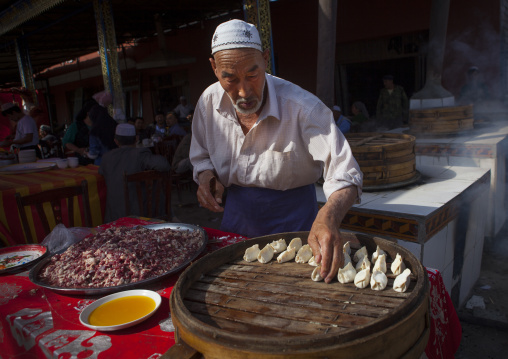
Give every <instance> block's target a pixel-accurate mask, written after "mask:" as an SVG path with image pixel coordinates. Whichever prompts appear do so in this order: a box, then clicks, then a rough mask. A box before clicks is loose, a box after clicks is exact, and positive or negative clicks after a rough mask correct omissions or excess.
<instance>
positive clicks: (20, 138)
mask: <svg viewBox="0 0 508 359" xmlns="http://www.w3.org/2000/svg"><path fill="white" fill-rule="evenodd" d="M2 115H3V116H5V117H7V118H8V119H9V120H11V121H12V122H15V123H16V135H15V136H14V139H8V140H6V141H4V144H5V145H6V146H9V145H14V146H16V147H19V148H20V149H22V150H28V149H35V152H36V154H37V157H39V158H41V153H40V150H39V147H38V146H37V145H38V144H39V130H38V129H37V124H36V123H35V120H34V119H33V118H32V117H30V116H29V115H27V114H25V113H23V111H21V109H20V108H19V106H18V105H16V104H15V103H12V102H8V103H4V104H3V105H2Z"/></svg>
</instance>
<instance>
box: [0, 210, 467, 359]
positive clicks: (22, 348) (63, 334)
mask: <svg viewBox="0 0 508 359" xmlns="http://www.w3.org/2000/svg"><path fill="white" fill-rule="evenodd" d="M150 223H153V222H151V221H148V220H147V221H144V220H142V219H139V218H121V219H119V220H117V221H115V222H113V223H108V224H105V225H103V226H101V227H102V228H107V227H112V226H133V225H140V224H150ZM205 230H206V232H207V234H208V246H207V248H206V250H205V252H206V253H210V252H212V251H215V250H217V249H219V248H222V247H225V246H227V245H230V244H233V243H237V242H239V241H242V240H245V238H244V237H241V236H239V235H236V234H234V233H226V232H221V231H218V230H214V229H210V228H205ZM427 274H428V276H429V280H430V310H431V316H430V319H431V328H430V329H431V334H430V338H429V341H428V344H427V347H426V350H425V353H426V355H427V357H428V358H430V359H434V358H450V357H453V355H454V353H455V351H456V350H457V348H458V345H459V343H460V339H461V327H460V323H459V320H458V318H457V314H456V312H455V309H454V307H453V305H452V304H451V300H450V297H449V296H448V293H447V292H446V289H445V287H444V284H443V280H442V278H441V275H440V274H439V272H438V271H436V270H432V269H428V268H427ZM179 275H180V273H177V274H174V275H172V276H170V277H169V278H166V279H164V280H162V281H161V282H159V283H154V284H152V285H150V286H148V287H147V288H146V289H151V290H154V291H157V292H158V293H159V294H160V295H161V297H162V304H161V306H160V308H159V309H158V310H157V312H156V313H155V314H154V315H153V316H152V317H151V318H149V319H148V320H146V321H144V322H143V323H140V324H138V325H136V326H133V327H130V328H127V329H123V330H120V331H117V332H97V331H94V330H91V329H88V328H86V327H84V326H82V325H81V324H80V322H79V314H80V313H81V311H82V310H83V309H84V307H85V306H87V305H88V304H90V303H92V302H93V301H94V300H96V299H98V297H85V296H65V295H60V294H58V293H55V292H53V291H51V290H49V289H45V288H42V287H39V286H37V285H35V284H33V283H32V282H31V281H30V280H29V279H28V271H24V272H21V273H17V274H7V275H3V276H0V343H1V348H2V350H1V356H2V358H3V359H6V358H17V359H20V358H23V359H24V358H26V359H28V358H30V359H32V358H57V357H58V358H67V357H69V358H71V357H72V358H98V359H101V358H108V359H110V358H122V359H131V358H147V359H148V358H149V359H157V358H159V357H161V355H163V354H164V353H165V352H166V351H168V349H169V348H170V347H171V346H173V345H174V344H175V333H174V330H175V328H174V326H173V322H172V319H171V313H170V310H169V309H170V308H169V296H170V294H171V291H172V290H173V286H174V285H175V283H176V281H177V280H178V277H179ZM163 357H165V356H163Z"/></svg>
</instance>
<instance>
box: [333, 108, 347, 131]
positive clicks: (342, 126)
mask: <svg viewBox="0 0 508 359" xmlns="http://www.w3.org/2000/svg"><path fill="white" fill-rule="evenodd" d="M332 112H333V118H334V119H335V124H336V125H337V127H338V128H339V130H340V132H342V133H348V132H349V129H350V128H351V120H349V118H347V117H346V116H344V115H342V110H341V108H340V107H339V106H337V105H336V106H333V108H332Z"/></svg>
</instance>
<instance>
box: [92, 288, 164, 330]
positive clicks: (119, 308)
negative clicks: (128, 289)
mask: <svg viewBox="0 0 508 359" xmlns="http://www.w3.org/2000/svg"><path fill="white" fill-rule="evenodd" d="M154 309H155V301H154V300H153V299H152V298H150V297H145V296H143V295H132V296H128V297H122V298H117V299H113V300H111V301H109V302H106V303H104V304H102V305H100V306H98V307H97V308H95V310H94V311H93V312H92V313H91V314H90V316H89V317H88V322H89V323H90V324H91V325H95V326H113V325H120V324H124V323H128V322H132V321H134V320H136V319H139V318H141V317H144V316H145V315H147V314H148V313H150V312H151V311H153V310H154Z"/></svg>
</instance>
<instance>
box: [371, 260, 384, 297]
mask: <svg viewBox="0 0 508 359" xmlns="http://www.w3.org/2000/svg"><path fill="white" fill-rule="evenodd" d="M376 263H377V262H376ZM387 284H388V278H386V274H384V273H383V272H380V271H378V270H374V272H373V273H372V276H371V277H370V288H372V289H373V290H383V289H385V288H386V285H387Z"/></svg>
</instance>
